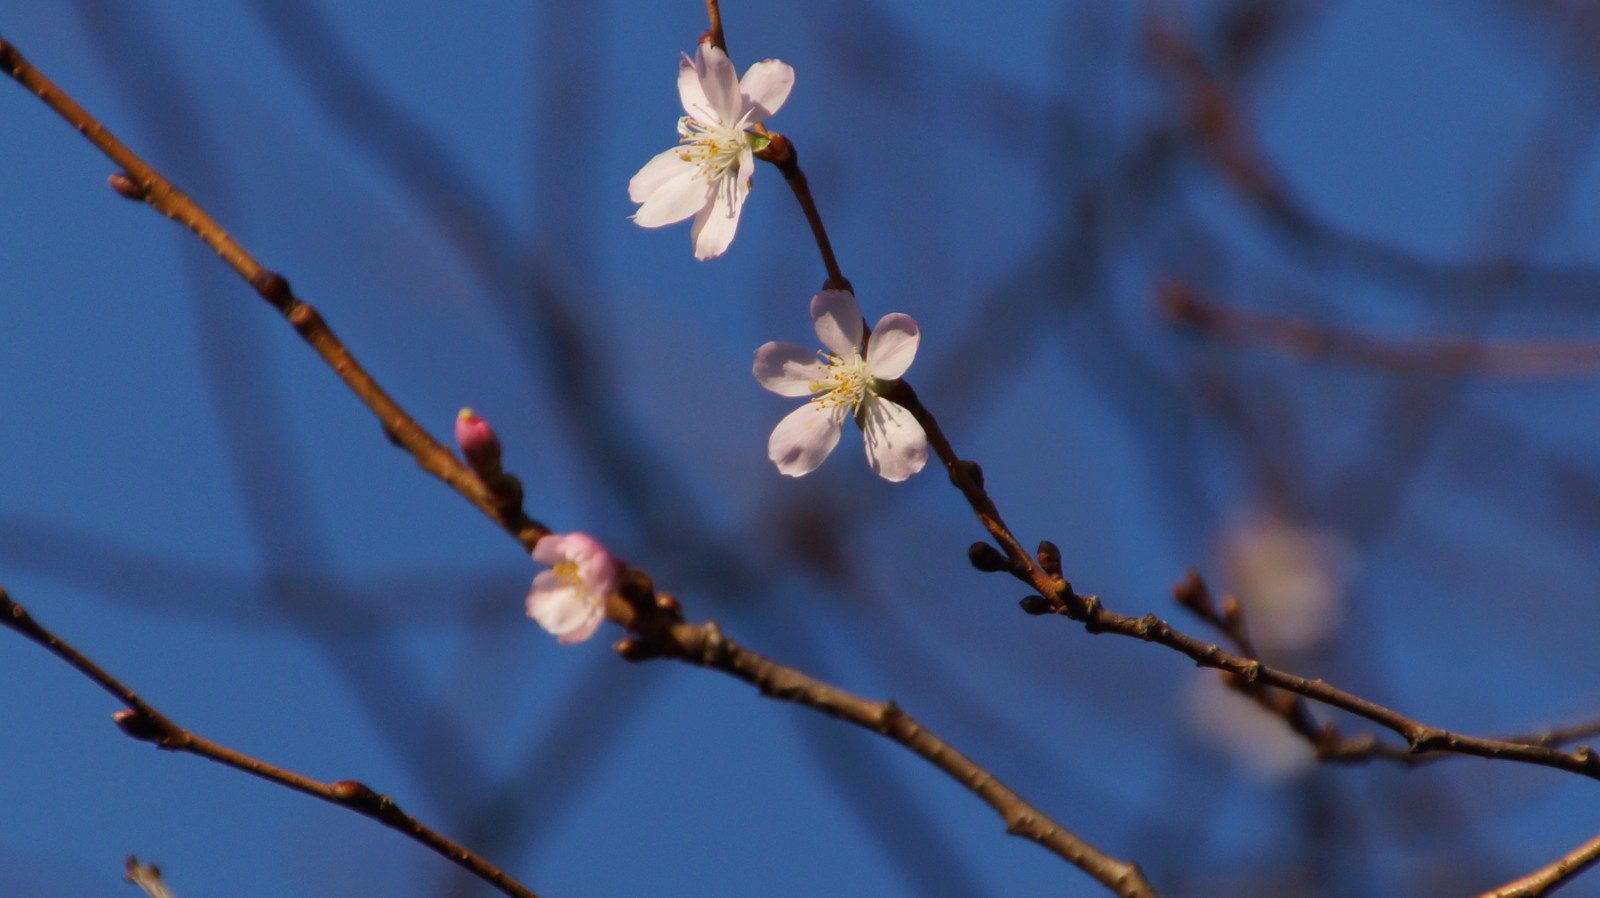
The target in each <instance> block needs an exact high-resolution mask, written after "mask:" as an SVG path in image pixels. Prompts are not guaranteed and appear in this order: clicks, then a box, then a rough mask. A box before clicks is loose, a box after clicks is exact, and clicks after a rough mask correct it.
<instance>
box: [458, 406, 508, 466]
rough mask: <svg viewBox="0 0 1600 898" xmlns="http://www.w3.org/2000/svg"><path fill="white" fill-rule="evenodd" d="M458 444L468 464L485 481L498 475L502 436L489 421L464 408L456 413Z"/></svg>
mask: <svg viewBox="0 0 1600 898" xmlns="http://www.w3.org/2000/svg"><path fill="white" fill-rule="evenodd" d="M456 445H457V446H460V447H461V455H462V456H463V457H464V458H466V460H467V464H468V465H470V466H471V467H472V470H474V471H476V472H477V474H478V476H479V477H482V478H483V479H484V480H485V481H488V480H489V479H491V478H493V477H498V476H500V474H501V471H500V438H499V437H497V436H495V435H494V428H492V427H490V426H489V422H488V421H485V420H483V419H482V418H480V417H478V416H477V415H476V414H474V413H473V411H472V409H470V408H464V409H462V410H461V412H460V414H458V415H456Z"/></svg>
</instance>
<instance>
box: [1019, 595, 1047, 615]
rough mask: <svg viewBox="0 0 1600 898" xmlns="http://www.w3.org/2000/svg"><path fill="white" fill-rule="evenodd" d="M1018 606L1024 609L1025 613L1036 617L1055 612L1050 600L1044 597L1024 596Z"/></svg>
mask: <svg viewBox="0 0 1600 898" xmlns="http://www.w3.org/2000/svg"><path fill="white" fill-rule="evenodd" d="M1017 604H1018V605H1020V606H1021V607H1022V610H1023V611H1024V612H1026V613H1028V614H1031V615H1033V616H1035V617H1038V616H1039V615H1041V614H1049V613H1050V612H1051V611H1052V610H1054V609H1052V608H1051V607H1050V600H1049V599H1046V598H1045V597H1044V596H1023V598H1022V601H1020V602H1018V603H1017Z"/></svg>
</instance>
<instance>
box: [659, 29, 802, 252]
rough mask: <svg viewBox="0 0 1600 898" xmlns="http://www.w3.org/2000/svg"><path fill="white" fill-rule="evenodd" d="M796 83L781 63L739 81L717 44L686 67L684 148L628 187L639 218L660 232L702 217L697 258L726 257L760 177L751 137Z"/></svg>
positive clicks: (682, 79) (696, 233) (696, 231)
mask: <svg viewBox="0 0 1600 898" xmlns="http://www.w3.org/2000/svg"><path fill="white" fill-rule="evenodd" d="M793 86H794V69H793V68H791V67H789V66H788V65H785V64H784V63H782V62H779V61H778V60H776V59H768V60H765V61H763V62H758V63H756V64H755V65H753V66H751V67H750V68H749V70H747V71H746V72H745V73H744V78H743V79H740V78H738V77H736V76H735V74H734V68H733V63H732V62H731V61H729V59H728V54H726V53H724V52H723V51H722V50H719V49H718V48H716V47H715V46H713V45H712V44H710V43H709V42H706V43H702V44H700V46H699V48H698V49H696V50H695V54H694V59H693V60H692V61H691V60H690V59H689V57H688V56H684V57H683V61H682V62H681V63H679V65H678V97H679V99H680V100H681V101H682V102H683V111H684V113H685V115H684V116H683V117H682V118H680V119H678V135H679V139H678V145H677V146H676V147H673V148H672V149H670V150H667V151H665V152H663V153H660V154H657V155H656V157H655V158H654V159H651V160H650V161H649V162H647V163H645V166H644V168H641V169H639V173H638V174H636V175H634V176H633V180H631V181H629V182H628V198H629V199H631V200H633V201H634V202H636V203H641V204H642V205H641V206H640V207H639V210H638V211H637V212H635V213H634V214H633V220H634V221H635V222H636V223H638V224H639V225H640V226H642V227H646V228H658V227H661V226H662V225H669V224H673V223H674V222H679V221H683V220H684V219H685V218H688V217H689V216H691V215H692V216H694V228H693V230H692V231H691V233H690V236H691V238H692V239H693V241H694V257H695V258H696V259H710V258H713V257H715V256H720V255H722V253H723V251H724V250H726V249H727V248H728V244H729V243H732V242H733V235H734V232H735V231H736V230H737V229H738V227H739V212H740V210H742V209H743V208H744V200H745V196H746V195H748V194H749V192H750V179H751V177H752V176H753V175H754V174H755V168H756V164H755V156H754V154H753V150H754V146H753V144H757V145H759V144H761V143H764V142H765V140H766V138H765V137H764V136H762V135H759V134H751V133H748V132H749V129H750V128H753V127H755V126H756V125H759V124H761V123H762V122H764V121H766V120H767V117H768V116H770V115H772V114H773V113H774V112H777V111H778V107H780V106H782V105H783V101H784V100H785V99H787V98H788V96H789V89H790V88H791V87H793Z"/></svg>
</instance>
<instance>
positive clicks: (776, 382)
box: [750, 343, 828, 396]
mask: <svg viewBox="0 0 1600 898" xmlns="http://www.w3.org/2000/svg"><path fill="white" fill-rule="evenodd" d="M750 370H751V373H753V374H754V375H755V376H756V380H757V381H760V383H761V385H762V386H763V387H766V388H767V389H769V390H771V391H772V392H774V393H777V394H778V395H779V396H810V395H811V394H812V393H813V392H815V391H814V390H812V389H811V384H813V383H815V382H816V381H818V380H820V379H822V377H823V376H824V375H826V374H827V373H828V367H827V366H826V365H824V364H822V363H821V362H820V361H818V360H817V354H816V353H814V352H812V351H810V350H808V349H806V348H805V347H802V346H796V345H794V344H793V343H763V344H762V345H761V348H759V349H757V350H756V363H755V365H754V367H752V368H751V369H750Z"/></svg>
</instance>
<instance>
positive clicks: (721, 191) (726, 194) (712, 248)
mask: <svg viewBox="0 0 1600 898" xmlns="http://www.w3.org/2000/svg"><path fill="white" fill-rule="evenodd" d="M753 167H754V164H753V163H746V164H745V166H744V168H743V170H744V171H745V172H748V171H750V169H751V168H753ZM749 192H750V178H749V175H745V176H743V177H741V176H740V175H738V174H737V173H734V172H729V173H727V174H726V175H724V176H723V177H722V178H720V179H718V183H717V185H716V186H715V187H714V188H713V190H712V195H711V197H710V201H709V202H708V203H707V204H706V206H705V208H703V209H701V210H700V214H699V215H697V216H695V220H694V229H693V231H691V232H690V235H689V236H690V238H691V239H693V240H694V257H695V258H696V259H702V260H704V259H714V258H716V257H717V256H720V255H722V254H723V253H724V252H725V251H727V249H728V244H730V243H732V242H733V235H734V233H735V232H737V231H738V230H739V212H740V210H742V209H743V208H744V198H745V196H746V195H748V194H749Z"/></svg>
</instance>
